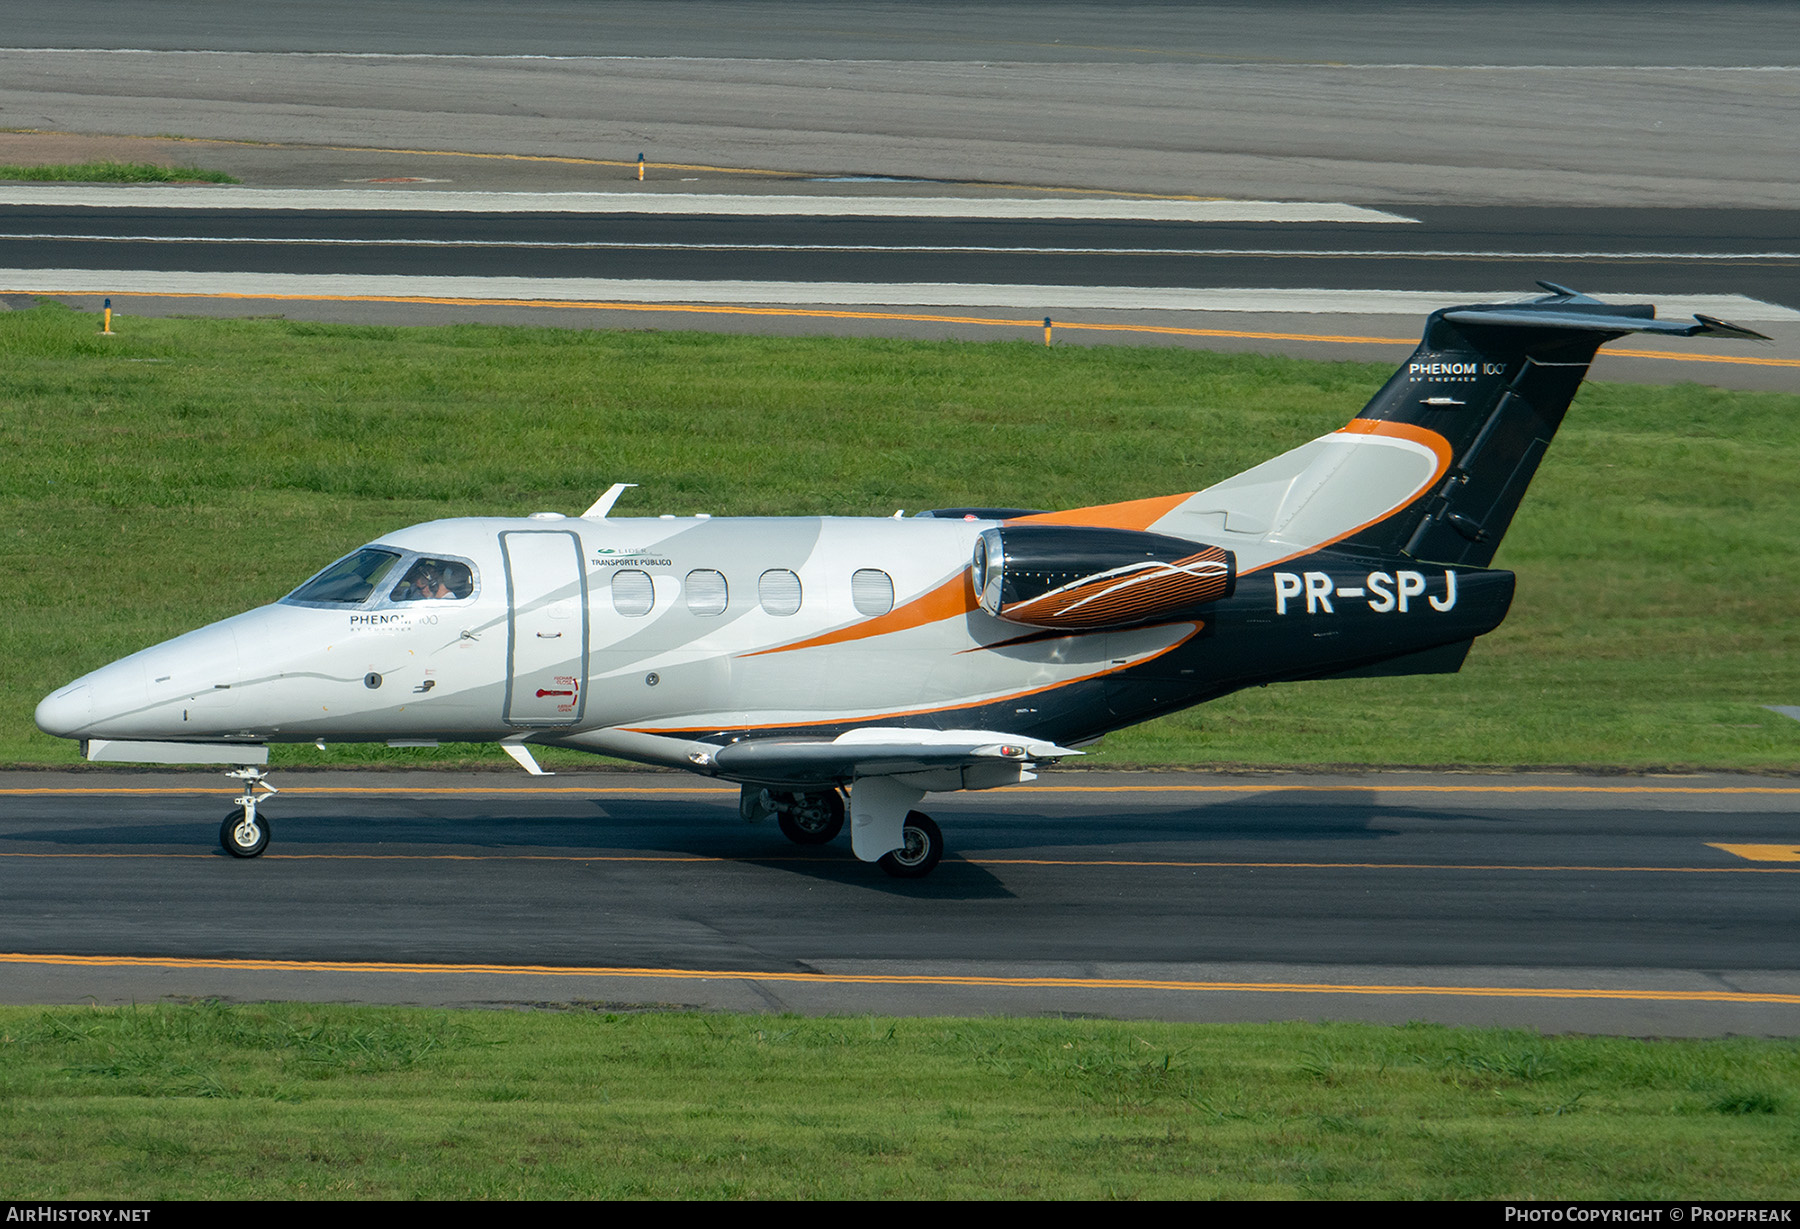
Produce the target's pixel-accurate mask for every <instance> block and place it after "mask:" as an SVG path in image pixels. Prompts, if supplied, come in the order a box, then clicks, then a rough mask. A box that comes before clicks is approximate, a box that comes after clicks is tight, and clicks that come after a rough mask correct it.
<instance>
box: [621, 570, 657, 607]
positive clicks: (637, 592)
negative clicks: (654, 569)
mask: <svg viewBox="0 0 1800 1229" xmlns="http://www.w3.org/2000/svg"><path fill="white" fill-rule="evenodd" d="M612 603H613V609H614V610H616V611H618V612H619V613H620V614H622V615H629V616H631V617H632V618H636V617H637V616H639V615H647V614H649V613H650V608H651V607H652V606H654V605H656V586H655V585H653V584H651V583H650V573H648V572H640V571H639V570H638V569H636V568H620V569H619V570H618V571H617V572H614V573H613V578H612Z"/></svg>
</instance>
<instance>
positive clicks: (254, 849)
mask: <svg viewBox="0 0 1800 1229" xmlns="http://www.w3.org/2000/svg"><path fill="white" fill-rule="evenodd" d="M273 835H275V833H274V831H273V830H272V829H271V828H270V827H269V817H268V816H267V815H263V814H260V813H259V814H258V815H257V817H256V818H255V819H254V820H251V821H246V820H245V818H244V813H243V812H242V811H233V812H231V813H230V814H229V815H227V816H226V817H225V822H224V823H222V824H220V825H219V844H221V845H223V846H224V847H225V852H226V853H228V854H230V855H231V856H232V857H234V858H254V857H256V856H257V855H258V854H260V853H261V852H262V851H263V850H265V849H267V848H268V847H269V838H270V837H271V836H273Z"/></svg>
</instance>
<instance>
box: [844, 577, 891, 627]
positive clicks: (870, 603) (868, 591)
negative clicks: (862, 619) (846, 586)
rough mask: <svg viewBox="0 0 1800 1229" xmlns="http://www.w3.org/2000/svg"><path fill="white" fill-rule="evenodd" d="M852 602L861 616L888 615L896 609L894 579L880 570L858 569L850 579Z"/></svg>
mask: <svg viewBox="0 0 1800 1229" xmlns="http://www.w3.org/2000/svg"><path fill="white" fill-rule="evenodd" d="M850 601H851V604H852V605H854V606H855V607H856V609H857V611H858V613H860V614H866V615H884V614H886V613H887V612H888V611H890V610H892V609H893V608H894V578H893V577H892V576H889V575H888V574H887V573H886V572H883V571H882V570H881V569H879V568H858V569H857V570H856V572H855V573H854V574H853V575H852V576H851V577H850Z"/></svg>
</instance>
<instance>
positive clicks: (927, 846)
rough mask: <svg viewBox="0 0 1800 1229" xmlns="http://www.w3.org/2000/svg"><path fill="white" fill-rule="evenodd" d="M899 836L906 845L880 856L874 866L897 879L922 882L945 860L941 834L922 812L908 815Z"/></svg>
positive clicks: (935, 823)
mask: <svg viewBox="0 0 1800 1229" xmlns="http://www.w3.org/2000/svg"><path fill="white" fill-rule="evenodd" d="M900 835H901V837H902V838H903V839H904V840H905V841H906V844H904V845H902V846H901V847H900V848H899V849H896V850H894V851H893V852H892V853H885V854H882V855H881V860H880V861H879V862H877V863H876V865H877V866H879V867H881V869H882V870H884V871H886V872H887V873H888V874H890V875H892V876H893V877H894V878H896V879H923V878H925V876H927V875H929V874H931V872H932V871H933V870H934V869H936V867H937V864H938V863H939V862H940V861H942V860H943V857H944V834H943V833H942V832H941V831H939V829H938V826H937V822H936V821H935V820H933V819H932V818H931V816H929V815H927V814H925V812H923V811H908V812H907V813H906V826H905V827H903V828H901V829H900Z"/></svg>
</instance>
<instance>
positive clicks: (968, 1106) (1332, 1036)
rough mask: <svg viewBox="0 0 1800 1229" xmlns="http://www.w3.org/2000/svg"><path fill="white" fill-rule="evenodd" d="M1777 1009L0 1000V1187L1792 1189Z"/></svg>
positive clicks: (21, 1192)
mask: <svg viewBox="0 0 1800 1229" xmlns="http://www.w3.org/2000/svg"><path fill="white" fill-rule="evenodd" d="M1797 1147H1800V1047H1797V1046H1796V1045H1795V1043H1793V1042H1791V1041H1749V1040H1740V1039H1733V1040H1725V1041H1641V1040H1628V1039H1617V1038H1592V1037H1585V1038H1584V1037H1558V1038H1546V1037H1541V1036H1538V1035H1536V1034H1533V1033H1522V1032H1504V1031H1497V1030H1472V1029H1450V1028H1442V1027H1437V1026H1426V1025H1409V1026H1407V1027H1404V1028H1383V1027H1377V1026H1370V1025H1352V1024H1290V1025H1269V1026H1254V1025H1181V1024H1154V1023H1122V1022H1114V1021H1092V1020H1077V1021H1063V1020H1004V1019H986V1020H933V1019H885V1018H870V1017H857V1018H824V1019H800V1018H795V1017H787V1016H734V1015H714V1014H653V1013H644V1014H638V1013H621V1012H617V1011H608V1010H605V1009H604V1008H600V1009H589V1010H574V1011H561V1012H542V1011H540V1012H518V1013H515V1012H450V1011H420V1010H407V1009H399V1008H345V1007H317V1006H304V1005H263V1006H238V1007H228V1006H222V1005H219V1004H216V1003H202V1004H195V1005H183V1006H157V1007H137V1008H130V1009H91V1008H0V1164H3V1165H4V1166H5V1169H6V1173H7V1183H6V1186H7V1193H8V1197H9V1198H13V1199H52V1198H60V1199H140V1200H141V1199H209V1198H388V1199H470V1198H478V1199H479V1198H507V1199H511V1198H530V1197H538V1198H572V1197H576V1198H619V1197H656V1198H663V1197H691V1198H739V1199H770V1198H857V1199H870V1198H1015V1197H1029V1198H1121V1197H1122V1198H1207V1197H1218V1198H1327V1199H1331V1198H1371V1199H1675V1198H1680V1199H1702V1198H1704V1199H1787V1198H1791V1197H1792V1194H1793V1175H1794V1162H1793V1158H1794V1156H1795V1154H1796V1148H1797Z"/></svg>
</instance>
